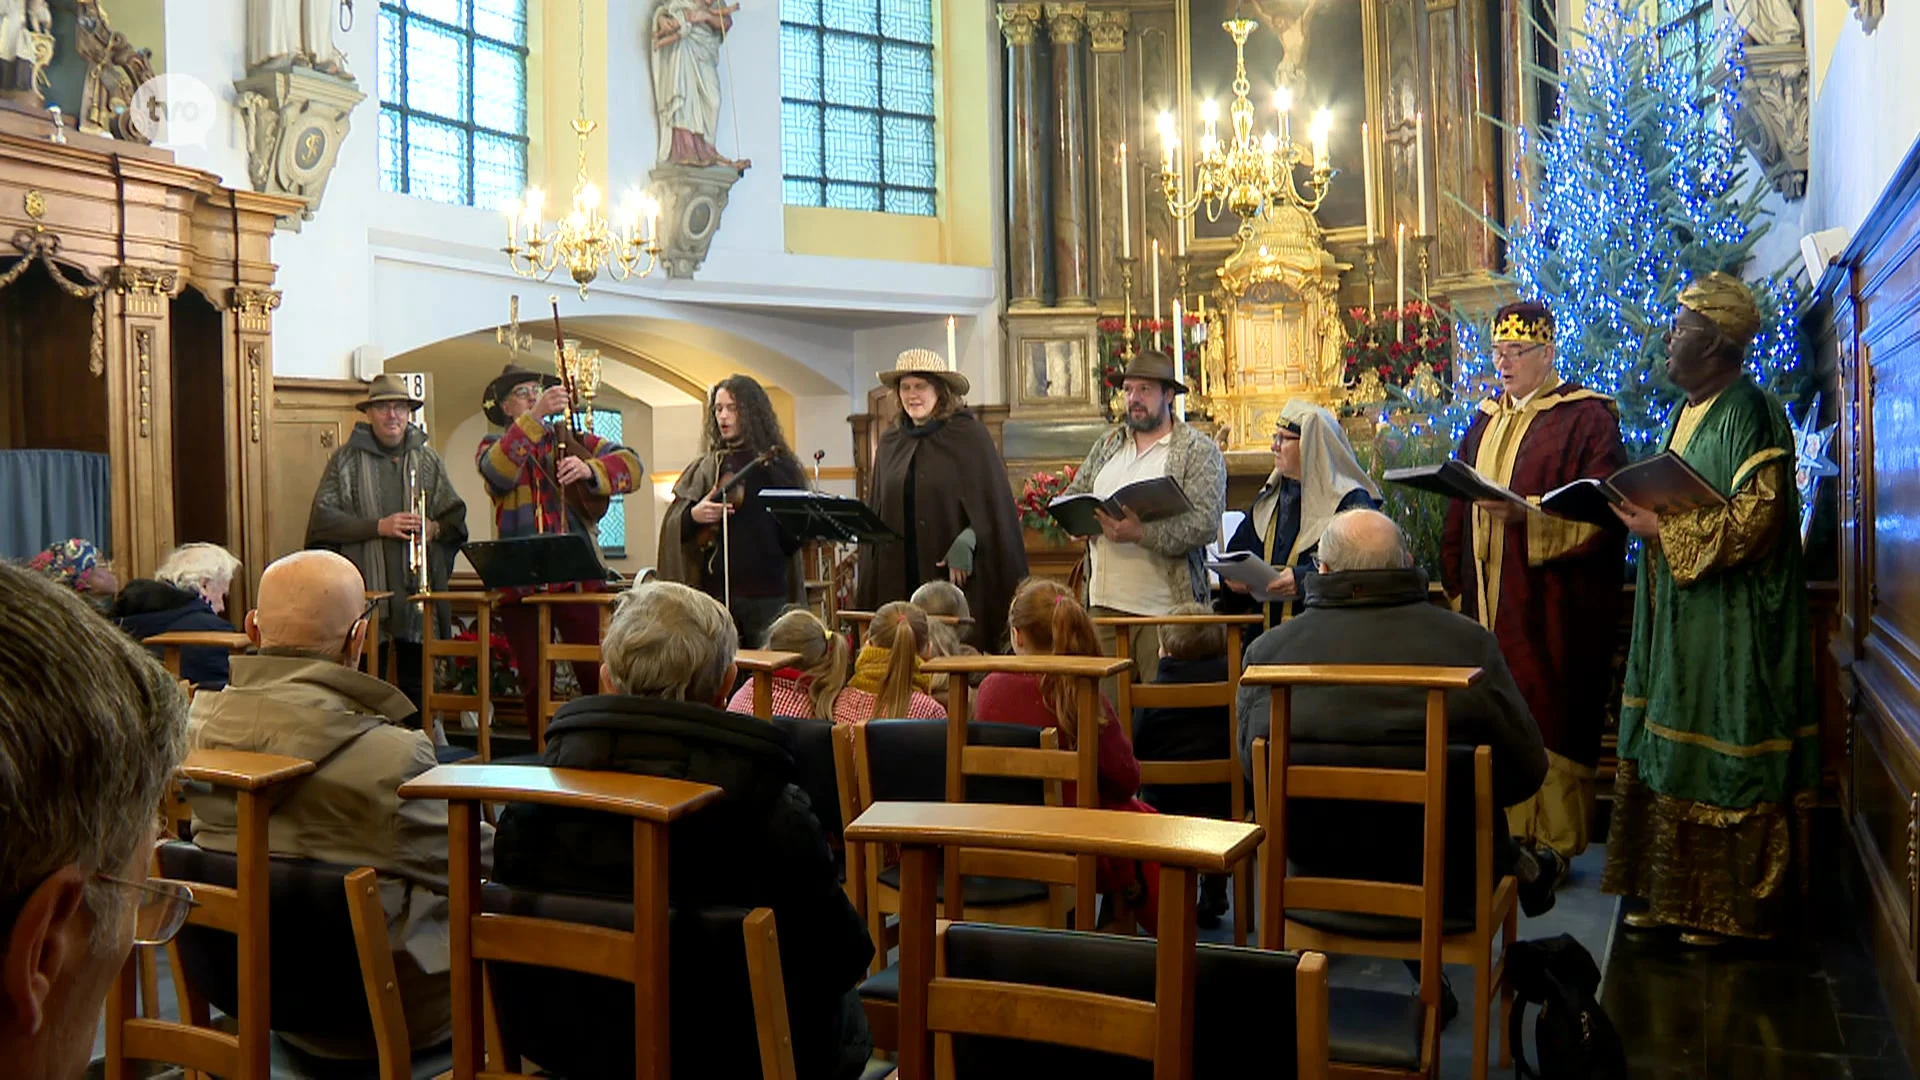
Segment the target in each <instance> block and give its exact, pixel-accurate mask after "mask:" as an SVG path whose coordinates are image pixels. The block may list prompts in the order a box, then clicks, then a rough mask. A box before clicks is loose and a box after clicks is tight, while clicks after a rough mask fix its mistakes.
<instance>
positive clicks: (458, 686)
mask: <svg viewBox="0 0 1920 1080" xmlns="http://www.w3.org/2000/svg"><path fill="white" fill-rule="evenodd" d="M488 637H489V639H490V640H489V643H488V651H489V652H490V653H492V661H493V662H492V669H493V670H492V680H493V696H494V697H496V698H500V697H518V696H520V671H519V669H518V668H516V667H514V664H513V650H512V649H511V648H510V647H509V646H508V645H507V639H506V638H505V637H503V636H501V635H500V634H494V633H489V634H488ZM453 640H455V641H477V640H479V635H478V634H476V633H475V632H474V628H473V627H471V626H468V627H462V628H461V629H460V630H459V631H458V632H457V633H455V634H454V635H453ZM449 663H450V664H451V665H452V672H451V677H447V676H448V672H447V669H445V668H442V669H441V670H440V672H439V673H438V674H436V677H435V680H434V681H435V682H437V683H439V684H440V687H439V688H440V689H441V690H445V691H449V692H451V693H455V694H477V693H479V692H480V688H479V679H478V678H477V676H476V673H475V668H476V667H477V666H478V665H476V664H475V663H474V658H473V657H471V656H456V657H453V658H452V659H451V660H450V661H449Z"/></svg>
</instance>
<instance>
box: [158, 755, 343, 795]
mask: <svg viewBox="0 0 1920 1080" xmlns="http://www.w3.org/2000/svg"><path fill="white" fill-rule="evenodd" d="M313 769H314V764H313V762H311V761H308V760H306V759H305V758H296V757H282V756H281V755H279V754H255V753H251V752H249V751H246V750H190V751H188V752H187V760H186V761H185V762H184V763H182V764H181V766H180V775H181V776H184V777H186V778H187V779H189V780H198V781H200V782H201V783H203V784H212V785H213V786H214V787H218V788H231V789H233V790H237V791H259V790H260V789H261V788H266V787H272V786H273V785H275V784H278V783H280V782H281V781H283V780H292V779H293V778H295V777H298V776H305V775H307V774H308V773H310V772H312V771H313Z"/></svg>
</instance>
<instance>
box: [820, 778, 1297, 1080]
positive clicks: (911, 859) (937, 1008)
mask: <svg viewBox="0 0 1920 1080" xmlns="http://www.w3.org/2000/svg"><path fill="white" fill-rule="evenodd" d="M1260 835H1261V834H1260V829H1259V827H1258V826H1255V825H1250V824H1246V823H1243V822H1225V821H1206V820H1201V819H1195V818H1176V817H1161V816H1159V815H1154V814H1130V813H1124V812H1113V811H1105V810H1086V809H1081V808H1079V807H1057V806H1049V807H1019V808H1017V809H1016V808H1009V807H1003V806H987V805H975V804H956V803H880V804H877V805H875V806H871V807H869V808H867V810H866V811H865V812H864V813H862V814H861V815H860V817H859V819H857V820H856V821H854V822H853V823H852V824H850V825H849V826H847V837H848V839H849V840H857V841H862V842H866V843H875V844H884V843H896V844H900V845H901V847H902V860H903V864H904V867H905V876H904V877H903V879H902V898H903V903H902V913H901V923H900V926H901V931H900V1011H899V1025H900V1031H899V1035H900V1040H899V1045H900V1077H901V1080H931V1078H932V1077H933V1076H934V1075H935V1046H936V1044H935V1036H936V1035H937V1034H946V1035H966V1036H989V1037H997V1038H1012V1039H1020V1040H1024V1041H1028V1042H1036V1043H1047V1044H1052V1045H1062V1046H1070V1047H1076V1048H1079V1049H1082V1050H1090V1051H1101V1052H1105V1053H1111V1054H1120V1055H1123V1056H1126V1057H1131V1058H1136V1059H1144V1060H1149V1061H1152V1062H1153V1063H1154V1076H1155V1078H1156V1080H1186V1078H1189V1077H1192V1076H1194V1075H1195V1070H1194V1018H1195V1000H1196V996H1197V995H1196V992H1195V990H1196V987H1195V982H1196V979H1195V974H1196V970H1197V959H1196V928H1195V925H1194V904H1195V900H1196V897H1195V891H1196V881H1195V878H1194V875H1195V874H1196V873H1197V872H1213V873H1225V872H1227V871H1229V870H1231V869H1232V867H1233V864H1234V863H1236V862H1239V861H1240V860H1242V859H1244V858H1246V857H1247V856H1248V855H1250V854H1251V853H1252V851H1253V848H1254V846H1255V845H1256V844H1257V843H1258V842H1259V840H1260ZM953 848H961V849H966V848H976V849H992V850H1003V851H1016V852H1053V853H1065V854H1072V855H1090V856H1100V855H1106V856H1113V857H1118V858H1126V859H1138V860H1141V861H1147V862H1157V863H1159V864H1160V894H1161V906H1160V921H1159V928H1158V929H1159V939H1158V941H1157V942H1156V943H1155V944H1154V946H1153V948H1154V957H1155V967H1154V982H1153V987H1154V989H1153V995H1152V1000H1150V1001H1141V1000H1137V999H1135V998H1132V997H1127V996H1121V995H1115V994H1107V993H1095V992H1089V991H1086V990H1079V989H1062V988H1059V987H1054V986H1036V985H1031V984H1026V983H1016V982H999V981H987V980H984V979H981V978H978V977H958V976H954V975H950V974H947V973H946V972H943V971H940V970H938V969H937V968H938V966H939V965H940V964H941V963H942V961H941V959H940V958H941V957H942V956H943V955H944V956H945V958H946V959H945V964H946V965H947V966H948V967H949V968H950V967H951V966H952V965H953V962H954V957H953V955H952V948H951V944H950V940H949V942H946V943H943V942H941V941H940V940H939V936H938V933H937V930H936V926H935V903H934V881H935V875H937V874H938V873H939V872H940V871H939V856H940V852H941V851H942V850H943V849H953ZM959 929H960V928H959V927H950V928H949V929H948V935H949V939H951V936H952V935H953V934H954V933H955V931H957V930H959ZM1054 933H1060V934H1065V933H1067V932H1065V931H1057V932H1054ZM1091 940H1094V941H1098V940H1099V939H1098V938H1095V939H1091ZM942 944H948V945H949V948H947V949H944V950H943V949H942V948H941V945H942ZM1300 968H1301V971H1300V975H1301V978H1300V982H1301V983H1302V984H1304V990H1303V991H1302V992H1301V994H1300V1001H1299V1004H1298V1005H1297V1007H1296V1025H1297V1027H1298V1029H1299V1032H1300V1036H1299V1039H1298V1043H1299V1046H1298V1049H1297V1051H1296V1060H1295V1065H1296V1068H1295V1072H1294V1075H1296V1076H1302V1077H1315V1078H1317V1077H1323V1076H1325V1075H1326V1061H1327V1041H1326V1039H1327V1036H1326V1025H1327V996H1326V994H1327V992H1326V983H1325V978H1326V971H1325V967H1324V961H1323V960H1321V959H1320V958H1317V957H1310V958H1303V959H1302V962H1301V964H1300ZM971 975H972V973H970V976H971ZM1243 1036H1244V1033H1243Z"/></svg>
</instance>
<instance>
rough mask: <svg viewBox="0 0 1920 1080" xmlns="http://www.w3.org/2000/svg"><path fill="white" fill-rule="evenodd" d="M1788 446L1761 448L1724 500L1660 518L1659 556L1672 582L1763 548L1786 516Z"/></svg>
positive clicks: (1684, 582) (1680, 583) (1686, 581)
mask: <svg viewBox="0 0 1920 1080" xmlns="http://www.w3.org/2000/svg"><path fill="white" fill-rule="evenodd" d="M1785 457H1786V452H1785V451H1783V450H1780V449H1779V448H1777V447H1775V448H1771V449H1768V450H1763V451H1761V452H1760V453H1758V454H1755V455H1754V456H1753V458H1750V459H1748V462H1747V463H1746V464H1743V465H1741V466H1740V471H1741V473H1743V474H1745V476H1746V481H1745V482H1744V483H1742V484H1741V485H1740V486H1739V488H1738V489H1737V490H1736V491H1735V492H1734V496H1733V498H1732V499H1731V500H1729V501H1728V503H1727V505H1725V506H1703V507H1701V508H1699V509H1698V510H1690V511H1688V512H1686V513H1684V514H1674V515H1671V516H1668V517H1663V518H1661V519H1660V550H1661V557H1662V558H1664V559H1666V560H1667V568H1668V569H1669V570H1670V571H1672V573H1673V583H1674V585H1675V586H1676V587H1679V588H1683V589H1684V588H1686V587H1687V586H1688V585H1691V584H1693V583H1694V582H1695V581H1698V580H1700V578H1701V577H1703V576H1705V575H1706V574H1708V573H1711V572H1713V571H1715V570H1725V569H1727V568H1728V567H1732V566H1738V565H1739V564H1741V563H1743V562H1746V561H1747V560H1749V559H1753V558H1756V557H1758V556H1760V555H1762V554H1764V553H1765V552H1766V551H1767V549H1768V547H1769V545H1771V543H1772V542H1773V539H1774V537H1775V536H1777V535H1778V533H1779V531H1780V526H1781V523H1782V522H1783V521H1784V519H1785V512H1786V500H1785V498H1783V497H1782V494H1783V488H1784V484H1785V482H1786V479H1787V467H1786V461H1785Z"/></svg>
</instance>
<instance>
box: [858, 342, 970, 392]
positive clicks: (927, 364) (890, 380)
mask: <svg viewBox="0 0 1920 1080" xmlns="http://www.w3.org/2000/svg"><path fill="white" fill-rule="evenodd" d="M875 374H877V375H878V376H879V378H880V381H881V382H882V383H884V384H886V386H887V387H888V389H891V390H894V391H898V390H899V389H900V380H901V379H903V378H905V377H906V376H908V375H918V376H920V377H921V378H923V379H928V380H932V379H939V380H940V381H941V382H944V383H946V384H947V389H948V390H951V391H953V393H955V394H957V395H959V396H960V397H966V396H967V391H968V390H969V389H971V388H972V385H973V384H971V383H969V382H967V377H966V376H965V375H962V374H960V373H959V372H957V371H948V370H947V362H946V361H945V360H942V359H941V358H940V354H939V353H937V352H934V351H933V350H932V349H908V350H907V351H906V352H903V353H901V354H900V355H899V356H898V357H896V358H894V361H893V370H892V371H881V372H876V373H875Z"/></svg>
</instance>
